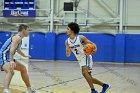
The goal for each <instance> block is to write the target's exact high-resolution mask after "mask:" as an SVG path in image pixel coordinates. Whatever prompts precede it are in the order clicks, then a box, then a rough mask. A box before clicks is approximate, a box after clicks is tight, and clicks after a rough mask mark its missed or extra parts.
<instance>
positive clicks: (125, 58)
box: [0, 32, 140, 63]
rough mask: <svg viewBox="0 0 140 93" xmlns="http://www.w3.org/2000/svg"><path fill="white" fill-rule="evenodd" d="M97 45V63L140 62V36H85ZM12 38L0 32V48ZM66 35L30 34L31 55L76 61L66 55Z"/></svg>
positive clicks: (73, 57) (95, 56)
mask: <svg viewBox="0 0 140 93" xmlns="http://www.w3.org/2000/svg"><path fill="white" fill-rule="evenodd" d="M82 35H84V36H86V37H87V38H88V39H89V40H91V41H92V42H94V43H96V44H97V48H98V49H97V53H96V54H95V55H93V58H94V61H97V62H131V63H132V62H135V63H139V62H140V43H139V42H140V34H116V35H111V34H95V33H94V34H85V33H83V34H82ZM10 36H11V32H0V47H1V46H2V45H3V43H4V42H5V41H6V39H7V38H9V37H10ZM67 38H68V36H67V35H66V34H55V33H50V32H49V33H45V34H44V33H39V32H31V33H30V45H29V46H30V50H29V53H30V55H31V56H32V58H33V59H46V60H76V58H75V56H74V55H73V54H72V55H71V56H70V57H66V55H65V40H66V39H67Z"/></svg>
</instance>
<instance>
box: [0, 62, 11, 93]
mask: <svg viewBox="0 0 140 93" xmlns="http://www.w3.org/2000/svg"><path fill="white" fill-rule="evenodd" d="M2 69H3V70H4V72H5V78H4V93H10V92H9V85H10V82H11V79H12V77H13V75H14V70H13V69H11V67H10V63H9V62H8V63H5V64H4V65H3V67H2Z"/></svg>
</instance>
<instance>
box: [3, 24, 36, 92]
mask: <svg viewBox="0 0 140 93" xmlns="http://www.w3.org/2000/svg"><path fill="white" fill-rule="evenodd" d="M28 31H29V27H28V26H27V25H23V24H22V25H20V26H19V28H18V34H16V35H14V36H12V37H10V38H9V39H7V41H6V42H5V43H4V45H3V46H2V48H1V49H0V68H1V71H4V72H5V79H4V90H3V93H10V90H9V85H10V82H11V79H12V77H13V75H14V70H17V71H20V73H21V77H22V79H23V81H24V82H25V84H26V86H27V91H26V93H34V91H33V90H32V89H31V85H30V81H29V77H28V74H27V70H26V67H25V66H24V65H22V64H21V63H19V62H18V61H17V60H15V59H14V55H15V52H17V53H18V54H20V55H21V56H23V57H30V56H29V55H25V54H24V53H23V52H22V51H21V50H20V46H21V44H22V39H23V38H24V37H27V36H28V34H29V32H28Z"/></svg>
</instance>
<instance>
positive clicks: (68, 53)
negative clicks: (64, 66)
mask: <svg viewBox="0 0 140 93" xmlns="http://www.w3.org/2000/svg"><path fill="white" fill-rule="evenodd" d="M65 46H66V56H67V57H69V56H70V55H71V50H70V47H69V45H68V42H67V40H66V41H65Z"/></svg>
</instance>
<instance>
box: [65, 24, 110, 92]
mask: <svg viewBox="0 0 140 93" xmlns="http://www.w3.org/2000/svg"><path fill="white" fill-rule="evenodd" d="M79 30H80V28H79V25H78V24H76V23H73V22H71V23H69V24H68V27H67V35H68V36H69V38H68V39H67V40H66V42H65V45H66V56H67V57H69V56H70V55H71V52H73V53H74V55H75V56H76V58H77V60H78V63H79V65H80V67H81V69H82V75H83V76H84V77H85V79H86V81H87V82H88V84H89V86H90V88H91V93H98V92H97V91H96V90H95V88H94V85H93V84H98V85H100V86H102V91H101V92H100V93H106V91H107V90H108V89H109V87H110V86H109V85H108V84H105V83H102V82H101V81H99V80H97V79H95V78H93V77H92V75H91V71H92V64H93V62H92V56H91V55H86V54H85V53H84V51H83V49H84V45H86V44H88V43H90V44H94V45H95V43H93V42H91V41H90V40H88V39H87V38H86V37H84V36H83V35H78V33H79ZM95 46H96V45H95ZM96 49H97V48H96ZM95 51H96V50H95Z"/></svg>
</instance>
